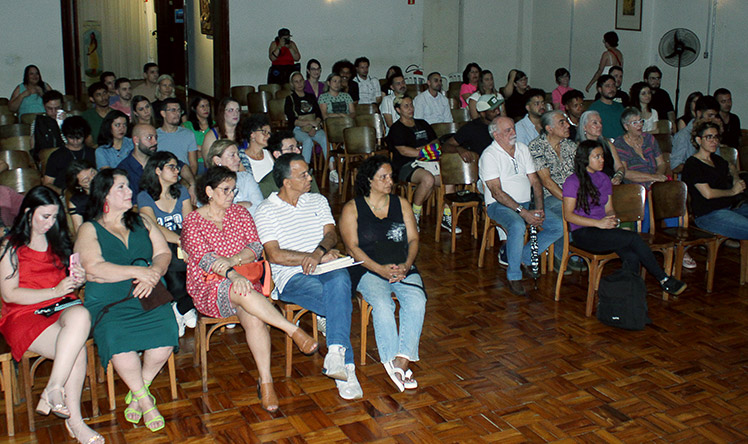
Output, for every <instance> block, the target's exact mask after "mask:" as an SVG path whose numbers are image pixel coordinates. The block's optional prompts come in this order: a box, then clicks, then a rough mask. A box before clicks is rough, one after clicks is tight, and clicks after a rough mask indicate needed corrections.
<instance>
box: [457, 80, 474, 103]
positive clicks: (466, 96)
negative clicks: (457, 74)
mask: <svg viewBox="0 0 748 444" xmlns="http://www.w3.org/2000/svg"><path fill="white" fill-rule="evenodd" d="M466 85H468V84H467V83H463V84H462V86H461V87H460V97H462V100H464V101H465V103H467V101H468V99H469V98H470V96H472V95H473V93H474V92H475V91H468V92H464V93H463V92H462V90H463V89H464V87H465V86H466Z"/></svg>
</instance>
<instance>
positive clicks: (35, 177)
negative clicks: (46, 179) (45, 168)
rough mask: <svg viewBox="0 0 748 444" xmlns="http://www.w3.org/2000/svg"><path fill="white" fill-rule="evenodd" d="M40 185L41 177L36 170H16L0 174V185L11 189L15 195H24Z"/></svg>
mask: <svg viewBox="0 0 748 444" xmlns="http://www.w3.org/2000/svg"><path fill="white" fill-rule="evenodd" d="M41 184H42V177H41V175H40V174H39V171H37V170H36V168H16V169H13V170H8V171H3V172H2V173H0V185H5V186H6V187H10V188H13V189H14V190H16V192H17V193H21V194H23V193H25V192H27V191H28V190H30V189H32V188H34V187H35V186H37V185H41Z"/></svg>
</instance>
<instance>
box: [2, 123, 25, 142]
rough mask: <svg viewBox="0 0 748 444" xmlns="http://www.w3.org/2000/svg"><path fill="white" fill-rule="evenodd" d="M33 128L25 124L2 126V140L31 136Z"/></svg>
mask: <svg viewBox="0 0 748 444" xmlns="http://www.w3.org/2000/svg"><path fill="white" fill-rule="evenodd" d="M30 135H31V126H29V125H27V124H25V123H13V124H10V125H3V126H0V139H4V138H6V137H14V136H30Z"/></svg>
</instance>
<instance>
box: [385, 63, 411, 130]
mask: <svg viewBox="0 0 748 444" xmlns="http://www.w3.org/2000/svg"><path fill="white" fill-rule="evenodd" d="M390 89H391V90H392V94H388V95H386V96H384V98H382V104H381V105H379V112H380V113H382V118H383V119H384V123H386V124H387V133H389V132H390V127H391V126H392V124H393V123H395V122H397V121H398V119H400V114H399V113H398V112H397V110H395V103H394V101H395V97H402V96H404V95H405V93H406V92H407V91H408V87H407V85H405V77H403V76H398V75H396V76H393V77H392V78H391V79H390Z"/></svg>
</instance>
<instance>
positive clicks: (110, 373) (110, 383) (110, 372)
mask: <svg viewBox="0 0 748 444" xmlns="http://www.w3.org/2000/svg"><path fill="white" fill-rule="evenodd" d="M166 364H167V366H168V368H169V384H170V386H171V400H172V401H176V399H177V371H176V365H175V364H174V353H172V354H170V355H169V360H168V361H167V362H166ZM106 387H107V396H108V398H109V410H114V409H115V408H117V397H116V396H115V394H114V366H113V365H112V361H111V360H110V361H109V365H107V367H106Z"/></svg>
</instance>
